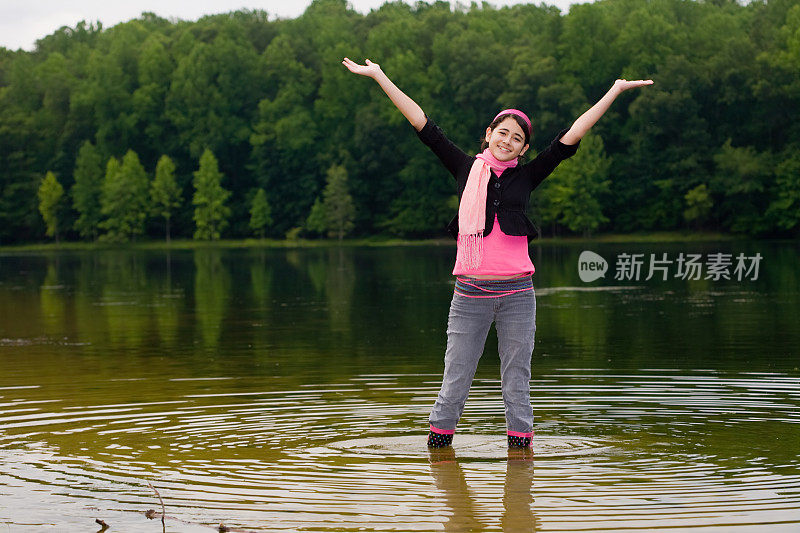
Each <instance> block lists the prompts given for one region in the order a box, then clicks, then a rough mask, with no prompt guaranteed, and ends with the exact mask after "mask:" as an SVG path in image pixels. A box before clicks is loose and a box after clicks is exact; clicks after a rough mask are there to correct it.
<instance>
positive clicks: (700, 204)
mask: <svg viewBox="0 0 800 533" xmlns="http://www.w3.org/2000/svg"><path fill="white" fill-rule="evenodd" d="M684 198H685V199H686V209H684V211H683V218H684V219H685V220H686V222H688V223H689V224H691V223H696V224H697V225H698V226H700V225H701V224H702V223H703V222H705V220H706V219H707V218H708V214H709V213H710V212H711V207H713V205H714V201H713V200H712V199H711V195H710V194H709V191H708V187H707V186H706V184H705V183H701V184H700V185H698V186H697V187H695V188H694V189H691V190H689V192H687V193H686V196H684Z"/></svg>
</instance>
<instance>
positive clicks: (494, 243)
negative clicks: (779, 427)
mask: <svg viewBox="0 0 800 533" xmlns="http://www.w3.org/2000/svg"><path fill="white" fill-rule="evenodd" d="M494 173H495V174H496V175H497V177H498V178H499V177H500V175H501V174H502V173H503V170H502V169H501V170H500V171H499V172H498V171H494ZM535 271H536V269H535V268H534V267H533V262H532V261H531V258H530V256H529V255H528V237H527V236H526V235H520V236H517V235H506V234H505V233H503V230H501V229H500V223H499V222H498V220H497V213H495V215H494V225H493V226H492V232H491V233H489V235H484V236H483V262H482V263H481V266H479V267H478V268H475V269H472V270H470V269H468V268H466V267H465V266H464V265H462V264H461V261H459V260H458V255H456V265H455V267H454V268H453V275H455V276H470V275H479V276H513V275H515V274H520V275H523V274H533V273H534V272H535Z"/></svg>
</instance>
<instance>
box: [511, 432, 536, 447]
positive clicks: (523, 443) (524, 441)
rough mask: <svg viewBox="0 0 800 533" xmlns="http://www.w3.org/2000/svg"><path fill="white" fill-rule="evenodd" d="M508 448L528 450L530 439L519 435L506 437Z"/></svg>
mask: <svg viewBox="0 0 800 533" xmlns="http://www.w3.org/2000/svg"><path fill="white" fill-rule="evenodd" d="M508 447H509V448H530V447H531V437H524V436H520V435H509V436H508Z"/></svg>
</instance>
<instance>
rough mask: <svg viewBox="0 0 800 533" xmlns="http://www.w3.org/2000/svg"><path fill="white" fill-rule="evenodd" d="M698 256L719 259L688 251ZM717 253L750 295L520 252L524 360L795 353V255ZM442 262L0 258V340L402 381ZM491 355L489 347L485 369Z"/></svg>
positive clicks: (264, 252) (637, 360)
mask: <svg viewBox="0 0 800 533" xmlns="http://www.w3.org/2000/svg"><path fill="white" fill-rule="evenodd" d="M704 247H705V248H707V249H711V248H714V249H717V248H721V246H720V245H696V246H695V248H696V249H697V248H704ZM725 247H728V248H731V249H732V250H733V251H737V250H738V248H737V247H739V248H742V247H744V248H746V251H749V250H753V249H756V248H758V249H759V250H760V252H761V254H762V255H764V256H765V259H764V262H763V264H762V269H761V274H760V277H759V279H758V280H748V281H741V282H737V281H735V280H734V281H725V280H722V281H712V280H696V281H689V280H680V279H677V280H675V279H673V280H668V281H660V280H658V281H656V280H651V281H644V280H641V281H627V282H622V281H615V280H614V279H613V276H611V275H608V274H607V276H606V279H601V280H598V281H597V282H594V283H591V284H589V283H582V282H581V281H580V280H579V279H578V275H577V268H576V265H577V257H578V255H579V254H580V252H581V251H582V248H580V247H569V246H537V247H534V248H532V255H533V257H534V262H535V264H536V265H537V273H536V274H535V276H534V284H535V286H536V290H537V299H538V304H539V305H538V316H537V347H536V355H538V356H541V357H543V358H545V360H547V358H551V359H550V360H552V361H554V362H556V361H559V362H561V363H563V362H566V361H570V360H572V359H574V358H579V359H580V360H581V362H582V364H590V365H594V364H596V365H601V366H612V367H613V366H616V365H621V366H640V365H644V366H647V365H650V364H652V363H653V361H654V360H661V359H662V358H666V359H664V360H665V361H671V362H673V363H675V362H677V364H680V363H681V362H689V361H691V362H692V363H693V364H694V363H696V361H697V358H698V357H699V358H701V359H702V358H705V357H712V356H713V357H714V358H715V360H718V359H720V358H722V359H726V358H727V359H729V360H730V362H731V363H735V362H736V361H738V362H739V363H741V362H742V360H748V361H752V360H753V359H754V358H755V359H758V358H760V357H762V356H765V355H764V354H760V352H762V351H764V350H763V348H764V347H767V346H768V347H769V348H768V349H769V351H771V352H772V353H773V355H777V357H778V358H781V357H788V355H789V354H790V353H791V352H792V350H793V349H794V348H792V346H795V345H796V342H797V340H798V327H797V325H796V320H795V318H794V315H795V313H796V310H797V309H798V308H800V306H799V305H798V304H800V296H798V295H799V294H800V269H798V266H799V265H800V263H799V262H798V249H797V246H795V245H791V244H772V245H759V244H758V243H750V244H739V245H737V244H726V245H725ZM620 248H625V249H626V250H632V249H635V248H636V247H635V246H624V247H621V246H610V245H607V249H603V248H602V247H600V248H597V249H598V250H599V251H600V252H601V253H604V254H606V256H607V257H613V254H614V251H615V250H619V249H620ZM645 248H646V247H644V246H642V249H645ZM650 248H653V246H650ZM678 249H679V245H659V250H664V251H667V252H669V253H675V252H676V250H678ZM452 253H453V251H452V250H451V249H450V247H446V246H434V247H397V248H347V247H344V248H336V247H331V248H314V249H294V250H281V249H278V250H276V249H248V250H226V249H218V248H199V249H196V250H189V251H172V252H160V251H159V252H144V251H132V250H117V251H114V250H109V251H102V252H92V253H50V254H42V255H24V256H4V257H0V266H2V270H1V271H0V292H2V293H3V298H2V299H1V300H2V301H1V302H0V309H2V311H3V314H4V315H5V318H4V319H3V321H2V323H0V327H2V328H3V331H2V333H0V335H2V336H3V337H6V338H26V337H37V336H40V335H43V334H44V335H46V336H48V337H50V338H55V339H68V340H69V341H70V342H74V343H75V344H77V345H79V348H80V349H81V350H87V351H92V350H101V349H102V350H111V351H114V350H116V351H120V350H123V351H127V352H129V353H131V354H134V353H135V354H143V355H146V356H148V357H153V356H157V357H195V356H197V355H199V354H212V355H213V356H214V358H215V360H218V361H220V365H221V366H223V367H224V364H253V362H254V361H258V360H276V361H278V362H280V361H281V360H285V361H288V362H294V363H297V361H299V360H301V359H302V360H303V361H307V362H309V364H313V366H315V367H317V368H320V367H329V368H331V369H335V368H336V367H337V365H340V363H341V362H342V361H345V360H346V361H347V362H348V365H349V364H357V365H363V366H365V367H367V368H368V367H369V365H370V364H372V363H376V362H380V363H381V364H382V365H383V364H387V363H389V364H391V365H395V366H396V367H397V370H398V371H403V368H404V367H414V366H415V365H416V364H417V362H418V361H420V359H424V360H431V361H437V362H438V361H440V360H441V357H442V353H443V349H444V343H445V335H446V333H445V332H446V326H447V309H448V306H449V301H450V297H451V294H452V290H453V285H452V281H453V278H452V276H451V274H450V271H451V261H452ZM491 335H493V334H491ZM793 343H795V344H793ZM495 345H496V343H495V342H494V340H493V337H491V338H490V341H489V342H488V343H487V353H492V352H493V351H495V350H496V348H495ZM235 360H236V361H235ZM223 361H224V362H225V363H224V364H222V362H223ZM237 361H238V362H237ZM201 366H205V365H201ZM406 370H408V368H406Z"/></svg>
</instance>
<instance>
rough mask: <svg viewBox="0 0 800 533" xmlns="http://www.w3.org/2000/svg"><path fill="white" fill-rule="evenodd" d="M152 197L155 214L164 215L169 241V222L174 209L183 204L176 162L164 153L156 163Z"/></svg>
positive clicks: (151, 186) (151, 188)
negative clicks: (176, 173) (176, 172)
mask: <svg viewBox="0 0 800 533" xmlns="http://www.w3.org/2000/svg"><path fill="white" fill-rule="evenodd" d="M150 198H151V199H152V200H153V204H155V205H154V207H153V210H154V211H155V214H156V215H158V216H162V217H164V224H165V226H166V241H167V242H169V239H170V234H169V223H170V220H171V218H172V212H173V210H175V209H177V208H179V207H180V206H181V188H180V187H179V186H178V183H177V182H176V181H175V163H173V162H172V159H170V158H169V156H167V155H162V156H161V157H160V158H159V160H158V164H157V165H156V175H155V177H154V178H153V182H152V183H151V184H150Z"/></svg>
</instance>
